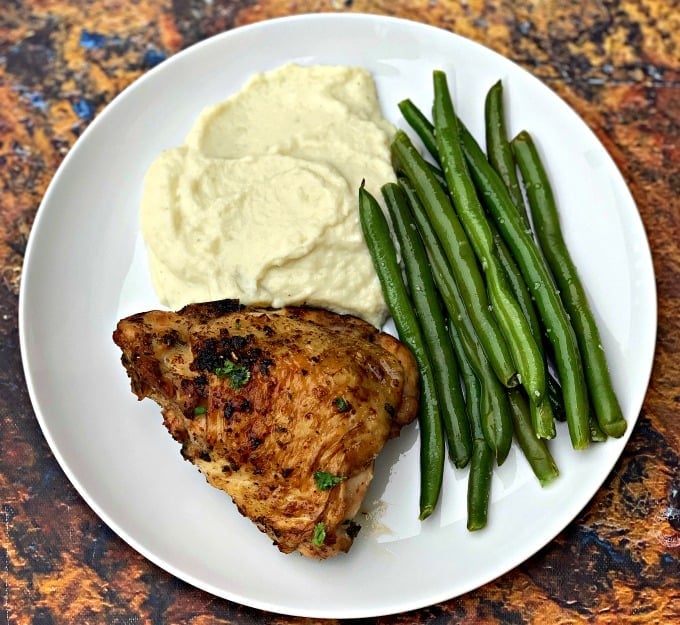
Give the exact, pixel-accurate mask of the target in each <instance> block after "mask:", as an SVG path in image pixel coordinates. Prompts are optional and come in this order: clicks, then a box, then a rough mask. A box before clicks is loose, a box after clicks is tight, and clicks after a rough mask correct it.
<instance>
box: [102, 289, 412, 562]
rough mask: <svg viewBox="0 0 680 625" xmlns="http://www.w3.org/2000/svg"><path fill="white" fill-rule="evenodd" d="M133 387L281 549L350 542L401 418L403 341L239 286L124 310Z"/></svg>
mask: <svg viewBox="0 0 680 625" xmlns="http://www.w3.org/2000/svg"><path fill="white" fill-rule="evenodd" d="M113 339H114V341H115V342H116V344H117V345H118V346H119V347H120V348H121V350H122V352H123V355H122V362H123V365H124V366H125V368H126V369H127V372H128V374H129V376H130V379H131V385H132V391H133V392H134V393H135V394H136V395H137V397H138V398H139V399H142V398H144V397H150V398H151V399H153V400H155V401H156V402H157V403H158V404H160V406H161V408H162V413H163V417H164V423H165V426H166V427H167V429H168V431H169V432H170V434H171V435H172V436H173V437H174V438H175V439H176V440H177V441H178V442H179V443H181V445H182V455H183V456H184V457H185V458H186V459H187V460H190V461H191V462H192V463H194V464H195V465H196V466H197V467H198V469H199V470H200V471H201V472H202V473H203V474H204V475H205V477H206V478H207V480H208V482H209V483H210V484H212V485H213V486H215V487H217V488H219V489H221V490H223V491H225V492H226V493H228V494H229V495H230V496H231V498H232V500H233V501H234V503H235V504H236V506H237V507H238V510H239V511H240V512H241V513H242V514H243V515H245V516H247V517H249V518H250V519H251V520H252V521H253V522H254V523H255V524H256V525H257V526H258V527H259V528H260V529H261V530H262V531H263V532H265V533H266V534H267V535H268V536H269V537H270V538H271V539H272V540H273V541H274V543H275V544H276V545H277V546H278V548H279V549H280V550H281V551H282V552H284V553H290V552H293V551H296V550H297V551H299V552H300V553H302V554H304V555H306V556H310V557H314V558H326V557H329V556H332V555H335V554H337V553H339V552H341V551H347V550H348V549H349V548H350V546H351V545H352V541H353V539H354V536H355V535H356V532H357V531H358V525H357V524H356V523H354V521H352V518H353V517H354V516H355V515H356V513H357V512H358V510H359V506H360V504H361V502H362V500H363V497H364V495H365V493H366V489H367V488H368V485H369V483H370V481H371V479H372V477H373V463H374V460H375V458H376V456H377V455H378V453H379V452H380V450H381V449H382V447H383V446H384V444H385V442H386V441H387V440H388V439H390V438H392V437H394V436H396V435H398V434H399V431H400V429H401V428H402V427H403V426H404V425H406V424H408V423H409V422H411V421H412V420H413V419H414V418H415V416H416V412H417V406H418V373H417V368H416V364H415V361H414V359H413V356H412V355H411V352H410V351H409V350H408V349H407V348H406V347H405V346H404V345H403V344H401V343H400V342H399V341H397V340H396V339H395V338H394V337H392V336H390V335H388V334H385V333H382V332H380V331H378V330H377V329H376V328H374V327H373V326H372V325H370V324H368V323H365V322H364V321H361V320H359V319H357V318H355V317H351V316H347V315H338V314H335V313H331V312H327V311H323V310H318V309H311V308H283V309H267V308H254V307H245V306H242V305H240V304H239V303H238V301H236V300H223V301H220V302H212V303H207V304H192V305H190V306H186V307H185V308H183V309H182V310H180V311H179V312H178V313H173V312H164V311H149V312H146V313H140V314H136V315H132V316H130V317H127V318H125V319H122V320H121V321H120V322H119V323H118V326H117V328H116V330H115V332H114V334H113Z"/></svg>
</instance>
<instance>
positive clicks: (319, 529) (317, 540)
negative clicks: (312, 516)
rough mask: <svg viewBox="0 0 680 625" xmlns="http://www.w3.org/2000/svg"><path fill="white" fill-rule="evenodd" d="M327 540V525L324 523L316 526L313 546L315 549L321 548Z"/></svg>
mask: <svg viewBox="0 0 680 625" xmlns="http://www.w3.org/2000/svg"><path fill="white" fill-rule="evenodd" d="M325 540H326V524H325V523H324V522H323V521H322V522H321V523H317V524H316V525H315V526H314V536H312V544H313V545H314V546H315V547H321V545H323V543H324V541H325Z"/></svg>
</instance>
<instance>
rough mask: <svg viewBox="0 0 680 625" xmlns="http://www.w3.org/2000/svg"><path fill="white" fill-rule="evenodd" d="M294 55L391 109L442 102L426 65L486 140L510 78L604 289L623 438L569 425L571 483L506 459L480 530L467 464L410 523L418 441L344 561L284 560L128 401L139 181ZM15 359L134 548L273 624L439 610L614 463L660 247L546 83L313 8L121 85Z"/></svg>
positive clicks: (78, 166) (52, 200) (88, 140)
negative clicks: (367, 78) (578, 442)
mask: <svg viewBox="0 0 680 625" xmlns="http://www.w3.org/2000/svg"><path fill="white" fill-rule="evenodd" d="M285 62H298V63H302V64H345V65H361V66H364V67H366V68H368V69H369V70H370V71H371V72H373V75H374V76H375V80H376V83H377V85H378V91H379V96H380V99H381V103H382V106H383V110H384V114H385V115H386V117H388V118H389V119H391V120H392V121H393V122H394V123H396V124H397V125H399V126H401V127H404V128H406V126H405V124H404V123H403V122H402V121H401V118H400V115H399V111H398V108H397V103H398V102H399V101H400V100H401V99H403V98H405V97H411V98H412V99H413V100H414V101H415V102H416V104H418V105H419V106H420V107H422V108H423V110H425V111H429V107H430V104H431V97H432V90H431V73H432V70H433V69H434V68H439V69H444V70H445V71H447V72H448V74H449V79H450V81H451V86H452V88H453V91H454V96H455V100H456V104H457V109H458V112H459V114H460V116H461V117H462V118H463V119H464V120H465V121H466V122H467V124H468V125H469V127H470V129H471V130H472V131H473V132H474V133H475V134H477V136H478V137H480V136H481V135H480V131H481V130H482V123H483V122H482V110H483V98H484V95H485V93H486V90H487V89H488V88H489V86H490V85H491V84H492V83H493V82H494V81H496V80H497V79H499V78H500V79H502V80H503V82H504V85H505V93H506V98H507V102H508V114H509V127H510V131H511V132H513V133H514V132H517V131H518V130H520V129H521V128H524V127H526V128H528V129H529V130H530V131H531V132H532V133H533V135H534V136H535V138H536V140H537V142H538V143H539V146H540V149H541V151H542V152H543V154H544V156H545V158H546V161H547V164H548V167H549V170H550V171H551V172H552V173H553V174H554V175H553V180H554V185H555V192H556V195H557V200H558V202H559V204H560V207H561V211H562V218H563V223H564V230H565V236H566V238H567V241H568V243H569V245H570V246H571V250H572V253H573V256H574V259H575V261H576V263H577V265H578V266H579V268H580V270H581V272H582V277H583V280H584V282H585V286H586V288H587V290H588V293H589V294H590V296H591V298H592V303H593V307H594V309H595V312H596V316H597V318H598V320H599V323H600V327H601V330H602V335H603V339H604V346H605V349H606V351H607V354H608V356H609V360H610V363H611V370H612V374H613V378H614V382H615V385H616V390H617V392H618V394H619V397H620V399H621V402H622V405H623V409H624V411H625V414H626V417H627V419H628V422H629V423H630V427H629V429H628V431H627V433H626V436H625V437H623V438H621V439H619V440H610V441H609V442H607V443H606V444H603V445H594V446H592V447H591V449H589V450H588V451H585V452H574V451H572V450H571V448H570V446H569V440H568V435H567V434H566V430H565V429H564V428H562V427H560V430H559V433H558V439H557V440H556V441H555V443H554V444H553V446H552V449H553V452H554V455H555V458H556V460H557V462H558V465H559V467H560V469H561V476H560V478H559V480H557V482H556V483H555V484H553V485H552V486H550V487H549V488H546V489H541V488H540V487H539V485H538V482H537V481H536V480H535V478H534V477H533V475H532V473H531V472H530V470H529V468H528V466H527V465H526V462H525V461H524V458H523V457H522V456H521V454H520V453H519V452H518V451H517V449H513V451H512V452H511V455H510V457H509V458H508V460H507V461H506V463H505V464H504V465H503V466H502V467H501V468H500V469H498V470H497V471H496V473H495V478H494V482H493V494H492V502H491V508H490V519H489V525H488V527H487V528H486V529H485V530H483V531H480V532H477V533H474V534H472V533H469V532H468V531H467V530H466V528H465V489H466V479H467V470H454V469H452V468H450V467H449V468H447V472H446V475H445V488H444V495H443V499H442V501H441V505H440V506H439V509H438V510H437V512H436V513H435V514H434V515H433V516H432V517H431V518H429V519H428V520H427V521H426V522H424V523H420V522H419V521H418V520H417V515H418V510H417V505H418V503H417V501H418V460H417V432H416V428H415V427H413V426H412V427H410V428H408V429H406V430H405V431H404V432H403V433H402V436H401V437H400V438H399V439H397V440H394V441H392V442H390V443H389V444H388V446H387V447H386V449H385V451H384V453H383V454H382V455H381V457H380V458H379V461H378V463H377V469H376V477H375V481H374V483H373V485H372V487H371V489H370V491H369V494H368V497H367V499H366V502H365V506H364V512H365V514H364V516H363V529H362V531H361V533H360V534H359V536H358V538H357V540H356V541H355V544H354V546H353V547H352V549H351V551H350V552H349V554H347V555H340V556H338V557H336V558H333V559H331V560H327V561H323V562H318V561H310V560H307V559H304V558H303V557H301V556H298V555H296V554H294V555H288V556H285V555H282V554H280V553H279V552H278V551H277V550H276V548H274V547H273V546H272V545H271V544H270V541H269V540H268V539H267V538H266V536H265V535H264V534H261V533H260V532H259V531H258V530H257V529H256V528H255V526H254V525H252V524H251V522H250V521H249V520H247V519H244V518H242V517H241V516H240V515H239V514H238V512H237V511H236V508H235V507H234V505H233V504H232V503H231V501H230V500H229V498H228V497H227V496H226V495H225V494H223V493H221V492H220V491H217V490H215V489H213V488H211V487H210V486H208V485H207V484H206V482H205V480H204V479H203V478H202V477H201V475H200V474H199V473H198V472H197V470H196V469H195V468H194V467H193V466H192V465H191V464H189V463H188V462H184V461H183V460H182V458H181V456H180V453H179V447H178V445H177V444H176V443H175V442H174V441H173V440H172V439H171V438H170V437H169V436H168V434H167V432H166V431H165V429H164V427H163V425H162V421H161V416H160V411H159V409H158V407H157V406H156V405H155V404H153V403H152V402H151V401H149V400H146V401H144V402H141V403H138V402H137V401H136V400H135V398H134V396H133V395H132V394H131V392H130V388H129V383H128V380H127V376H126V374H125V372H124V370H123V368H122V366H121V365H120V362H119V359H120V354H119V351H118V349H117V348H116V347H115V346H114V344H113V342H112V340H111V333H112V331H113V329H114V327H115V324H116V322H117V321H118V319H119V318H120V317H123V316H125V315H128V314H132V313H134V312H140V311H143V310H147V309H150V308H157V307H158V302H157V301H156V298H155V295H154V293H153V290H152V288H151V285H150V281H149V276H148V273H147V268H146V259H145V256H144V249H143V245H141V242H140V237H139V228H138V222H137V212H138V206H139V199H140V192H141V189H142V179H143V176H144V173H145V171H146V169H147V167H148V165H149V163H150V162H151V161H152V160H153V159H154V158H155V157H156V155H157V154H158V153H159V152H160V151H161V150H162V149H164V148H167V147H171V146H175V145H177V144H180V143H181V142H182V141H183V140H184V137H185V134H186V133H187V131H188V130H189V128H190V126H191V124H192V122H193V121H194V119H195V118H196V116H197V115H198V114H199V112H200V111H201V109H202V108H203V107H204V106H206V105H207V104H210V103H214V102H217V101H220V100H222V99H224V98H225V97H227V96H228V95H230V94H231V93H233V92H234V91H236V90H237V89H239V88H240V86H241V85H242V84H243V83H244V82H245V81H246V80H247V79H248V78H249V77H250V76H251V75H252V74H253V73H254V72H257V71H263V70H268V69H273V68H275V67H277V66H279V65H281V64H283V63H285ZM20 332H21V348H22V354H23V361H24V366H25V373H26V378H27V381H28V388H29V391H30V395H31V399H32V401H33V405H34V407H35V411H36V415H37V418H38V420H39V422H40V425H41V426H42V429H43V432H44V434H45V437H46V438H47V441H48V442H49V444H50V446H51V448H52V450H53V452H54V454H55V456H56V457H57V459H58V461H59V462H60V464H61V466H62V467H63V469H64V471H65V472H66V474H67V475H68V477H69V478H70V480H71V481H72V482H73V484H74V485H75V487H76V488H77V489H78V491H79V492H80V494H81V495H82V496H83V497H84V499H85V500H86V501H87V502H88V503H89V504H90V506H92V508H93V509H94V510H95V511H96V512H97V514H99V515H100V516H101V518H102V519H103V520H104V521H105V522H106V523H107V524H108V525H109V526H110V527H111V528H113V530H114V531H116V532H117V533H118V534H119V535H120V536H121V537H122V538H123V539H125V540H126V541H127V542H128V543H129V544H130V545H132V546H133V547H134V548H135V549H136V550H138V551H139V552H140V553H142V554H143V555H145V556H146V557H147V558H149V559H150V560H152V561H153V562H155V563H156V564H158V565H159V566H161V567H162V568H164V569H166V570H167V571H169V572H171V573H173V574H174V575H176V576H177V577H179V578H181V579H183V580H185V581H187V582H189V583H190V584H193V585H195V586H197V587H199V588H202V589H204V590H206V591H208V592H210V593H214V594H215V595H218V596H221V597H225V598H227V599H230V600H232V601H236V602H239V603H243V604H246V605H249V606H253V607H256V608H261V609H265V610H270V611H276V612H280V613H286V614H291V615H300V616H315V617H333V618H350V617H355V618H356V617H366V616H376V615H382V614H388V613H394V612H401V611H405V610H410V609H414V608H418V607H422V606H426V605H429V604H432V603H436V602H439V601H442V600H445V599H448V598H451V597H454V596H457V595H460V594H462V593H465V592H467V591H470V590H472V589H474V588H477V587H479V586H481V585H482V584H484V583H486V582H488V581H490V580H492V579H494V578H496V577H498V576H499V575H502V574H503V573H505V572H506V571H508V570H510V569H512V568H513V567H515V566H517V565H518V564H520V563H521V562H522V561H524V560H525V559H526V558H528V557H529V556H531V555H532V554H534V553H535V552H536V551H538V550H539V549H540V548H541V547H543V546H544V545H545V544H546V543H548V542H549V541H550V540H552V539H553V538H554V537H555V536H556V535H557V534H558V533H559V532H560V530H562V529H563V528H564V527H565V526H566V525H567V524H568V523H569V522H570V521H571V520H572V519H574V517H575V516H576V515H577V514H578V513H579V511H580V510H581V509H582V508H583V507H584V506H585V505H586V503H587V502H588V500H589V499H590V498H591V497H592V496H593V495H594V494H595V492H596V491H597V489H598V488H599V487H600V486H601V484H602V482H603V481H604V479H605V478H606V476H607V475H608V473H609V472H610V471H611V470H612V468H613V466H614V464H615V462H616V460H617V459H618V457H619V455H620V454H621V452H622V450H623V448H624V445H625V444H626V441H627V440H628V437H629V436H630V432H631V430H632V429H633V425H634V423H635V420H636V418H637V415H638V412H639V410H640V407H641V405H642V400H643V397H644V394H645V390H646V387H647V384H648V380H649V375H650V369H651V363H652V354H653V348H654V342H655V335H656V293H655V284H654V275H653V269H652V263H651V256H650V251H649V247H648V243H647V240H646V237H645V233H644V231H643V227H642V224H641V221H640V218H639V215H638V212H637V210H636V207H635V204H634V202H633V200H632V198H631V196H630V194H629V192H628V190H627V188H626V185H625V183H624V181H623V179H622V177H621V175H620V173H619V172H618V170H617V169H616V167H615V165H614V164H613V162H612V160H611V158H610V157H609V156H608V154H607V152H606V151H605V150H604V148H603V147H602V145H601V144H600V143H599V142H598V141H597V139H596V138H595V136H594V135H593V134H592V133H591V132H590V130H589V129H588V128H587V127H586V125H585V124H584V123H583V122H582V121H581V120H580V119H579V117H578V116H577V115H576V114H575V113H574V112H573V111H572V110H571V109H570V108H569V107H568V106H567V105H566V104H565V103H564V102H563V101H562V100H560V99H559V98H558V97H557V96H556V95H555V94H554V93H553V92H552V91H550V90H549V89H548V88H546V87H545V86H544V85H543V84H541V83H540V82H539V81H538V80H536V79H535V78H533V77H532V76H530V75H529V74H528V73H526V72H525V71H523V70H522V69H520V68H519V67H517V66H516V65H514V64H513V63H511V62H510V61H508V60H506V59H504V58H503V57H501V56H499V55H498V54H496V53H494V52H492V51H490V50H488V49H486V48H484V47H482V46H480V45H478V44H476V43H473V42H471V41H468V40H466V39H464V38H461V37H459V36H456V35H454V34H451V33H449V32H446V31H444V30H439V29H435V28H432V27H429V26H425V25H422V24H417V23H413V22H409V21H404V20H399V19H394V18H387V17H378V16H369V15H338V14H335V15H332V14H331V15H328V14H326V15H305V16H298V17H291V18H283V19H277V20H272V21H267V22H262V23H259V24H254V25H252V26H247V27H242V28H238V29H235V30H233V31H230V32H227V33H224V34H222V35H219V36H217V37H214V38H212V39H209V40H207V41H204V42H202V43H200V44H198V45H195V46H193V47H191V48H189V49H188V50H186V51H184V52H182V53H180V54H177V55H176V56H174V57H172V58H171V59H169V60H168V61H166V62H164V63H162V64H161V65H160V66H158V67H157V68H155V69H153V70H152V71H150V72H148V73H147V74H146V75H145V76H143V77H142V78H141V79H140V80H138V81H137V82H135V83H134V84H133V85H132V86H131V87H129V88H128V89H126V90H125V91H124V92H123V93H122V94H121V95H119V96H118V97H117V98H116V99H115V100H114V101H113V102H112V103H111V104H110V105H109V106H108V107H107V108H106V110H105V111H104V112H102V114H101V115H99V116H98V117H97V119H95V121H94V122H93V123H92V124H91V125H90V126H89V128H88V129H87V131H86V132H84V133H83V135H82V137H81V138H80V139H79V140H78V141H77V143H76V145H75V146H74V148H73V149H72V150H71V151H70V153H69V154H68V156H67V157H66V159H65V160H64V162H63V164H62V165H61V167H60V168H59V170H58V172H57V174H56V175H55V177H54V180H53V181H52V184H51V185H50V187H49V189H48V191H47V193H46V195H45V198H44V200H43V203H42V205H41V207H40V210H39V212H38V216H37V219H36V222H35V225H34V228H33V231H32V233H31V237H30V241H29V246H28V250H27V252H26V262H25V266H24V274H23V281H22V290H21V296H20Z"/></svg>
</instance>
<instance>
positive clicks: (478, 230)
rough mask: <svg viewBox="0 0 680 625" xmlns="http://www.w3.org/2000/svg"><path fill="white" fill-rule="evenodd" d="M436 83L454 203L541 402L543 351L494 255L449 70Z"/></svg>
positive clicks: (523, 374)
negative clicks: (468, 162)
mask: <svg viewBox="0 0 680 625" xmlns="http://www.w3.org/2000/svg"><path fill="white" fill-rule="evenodd" d="M433 81H434V106H433V109H432V110H433V118H434V126H435V139H436V141H437V148H438V151H439V157H440V159H441V163H442V167H443V170H444V175H445V176H446V182H447V184H448V188H449V192H450V194H451V197H452V198H453V206H454V208H455V210H456V212H457V214H458V217H459V218H460V222H461V224H462V226H463V228H464V229H465V232H466V233H467V236H468V239H469V241H470V244H471V245H472V248H473V250H474V252H475V254H476V256H477V258H478V260H479V262H480V264H481V266H482V270H483V272H484V276H485V278H486V287H487V291H488V295H489V301H490V302H491V306H492V308H493V313H494V316H495V317H496V319H497V320H498V323H499V324H500V326H501V329H502V331H503V334H504V336H505V339H506V341H507V343H508V346H509V348H510V352H511V354H512V358H513V361H514V362H515V365H516V367H517V370H518V372H519V374H520V382H521V384H522V386H524V388H526V389H527V393H528V394H529V397H530V398H531V400H532V401H533V402H534V403H536V404H539V403H540V402H541V401H542V399H543V395H544V394H545V364H544V361H543V354H542V352H541V350H540V349H539V346H538V344H537V342H536V339H535V338H534V336H533V335H532V332H531V328H530V327H529V324H528V321H527V318H526V317H525V315H524V313H523V311H522V309H521V308H520V306H519V304H518V303H517V300H516V299H515V297H514V295H513V293H512V291H511V289H510V287H509V285H508V281H507V277H506V274H505V272H504V270H503V268H502V266H501V263H500V262H499V260H498V257H497V255H496V245H495V243H494V236H493V232H492V230H491V228H490V226H489V223H488V221H487V218H486V215H485V214H484V210H483V208H482V205H481V202H480V201H479V198H478V197H477V191H476V189H475V186H474V184H473V182H472V179H471V178H470V175H469V172H468V168H467V165H466V163H465V157H464V155H463V151H462V149H461V147H460V138H459V133H458V119H457V117H456V113H455V110H454V107H453V101H452V99H451V94H450V92H449V88H448V83H447V78H446V74H445V73H444V72H442V71H439V70H436V71H435V72H434V73H433Z"/></svg>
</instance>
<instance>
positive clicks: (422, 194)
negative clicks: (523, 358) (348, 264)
mask: <svg viewBox="0 0 680 625" xmlns="http://www.w3.org/2000/svg"><path fill="white" fill-rule="evenodd" d="M392 160H393V164H394V166H395V169H396V170H397V172H398V173H402V174H403V175H404V176H405V177H406V178H408V180H410V182H411V184H412V185H413V187H414V188H415V189H416V193H417V195H418V197H419V199H420V205H421V207H422V209H423V210H424V211H425V212H426V214H427V219H428V220H429V221H430V222H431V223H432V226H433V228H434V229H435V231H436V233H437V236H438V238H439V240H440V241H441V245H442V248H443V249H444V252H445V254H446V256H447V259H448V263H449V266H450V270H449V271H451V272H453V275H454V278H455V281H456V283H457V284H458V287H459V288H460V291H461V293H462V294H463V297H464V298H465V306H466V309H467V310H468V312H469V315H470V317H471V319H472V322H473V323H474V325H475V327H476V328H477V334H478V335H479V338H480V340H481V341H482V344H483V345H484V351H485V352H486V353H487V355H488V358H489V361H490V362H491V364H492V367H493V369H494V371H495V372H496V374H497V375H498V378H499V379H500V380H501V381H502V383H503V384H505V385H507V386H513V385H515V384H517V376H516V369H515V365H514V363H513V360H512V356H511V354H510V351H509V349H508V346H507V343H506V340H505V337H504V336H503V333H502V332H501V330H500V328H499V326H498V323H497V321H496V319H495V317H494V316H493V314H492V313H491V311H490V310H489V300H488V298H487V295H486V288H485V285H484V280H483V279H482V276H481V273H480V269H479V266H478V265H477V259H476V257H475V255H474V252H473V251H472V249H471V247H470V242H469V240H468V237H467V235H466V234H465V230H463V227H462V226H461V224H460V222H459V221H458V218H457V217H456V213H455V211H454V210H453V206H452V205H451V201H450V199H449V197H448V195H447V193H446V192H445V191H444V189H443V188H442V186H441V184H440V183H439V181H438V180H437V178H436V177H435V175H434V174H433V173H432V171H431V169H430V167H429V166H428V165H427V163H426V162H425V160H424V159H423V157H422V156H421V155H420V153H419V152H418V150H417V149H416V147H415V146H414V145H413V143H412V142H411V140H410V139H409V137H408V135H406V133H405V132H403V131H402V130H398V131H397V132H396V135H395V138H394V141H393V142H392Z"/></svg>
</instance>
